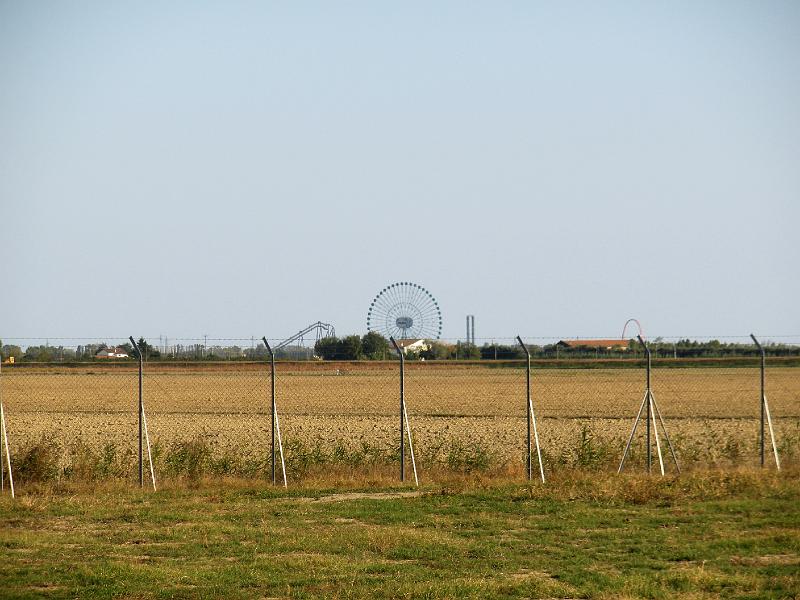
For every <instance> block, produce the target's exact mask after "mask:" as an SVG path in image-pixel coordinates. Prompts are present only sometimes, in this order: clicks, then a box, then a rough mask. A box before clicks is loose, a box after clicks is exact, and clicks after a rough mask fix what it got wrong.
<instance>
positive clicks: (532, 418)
mask: <svg viewBox="0 0 800 600" xmlns="http://www.w3.org/2000/svg"><path fill="white" fill-rule="evenodd" d="M517 341H518V342H519V345H520V346H522V349H523V350H524V351H525V356H527V357H528V363H527V369H526V371H525V381H526V384H527V385H526V389H527V397H528V407H527V412H528V436H527V447H528V481H530V480H531V479H532V471H533V469H532V465H531V462H532V461H531V424H533V439H534V441H535V442H536V458H537V459H538V460H539V474H540V475H541V477H542V483H544V463H542V448H541V446H540V445H539V430H538V429H537V427H536V413H535V412H534V410H533V402H532V401H531V353H530V351H529V350H528V347H527V346H526V345H525V344H524V343H523V342H522V338H521V337H520V336H517Z"/></svg>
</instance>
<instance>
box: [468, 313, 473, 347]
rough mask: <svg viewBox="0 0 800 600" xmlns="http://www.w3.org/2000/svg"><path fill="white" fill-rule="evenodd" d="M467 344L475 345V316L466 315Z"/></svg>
mask: <svg viewBox="0 0 800 600" xmlns="http://www.w3.org/2000/svg"><path fill="white" fill-rule="evenodd" d="M467 343H468V344H472V345H473V346H474V345H475V315H467Z"/></svg>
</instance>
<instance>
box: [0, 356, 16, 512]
mask: <svg viewBox="0 0 800 600" xmlns="http://www.w3.org/2000/svg"><path fill="white" fill-rule="evenodd" d="M2 362H3V357H2V356H0V363H2ZM0 379H2V378H0ZM0 426H2V430H3V431H2V435H3V439H2V440H0V484H1V485H0V489H2V490H5V472H4V471H5V465H4V464H3V449H4V448H5V459H6V462H7V463H8V487H9V489H10V490H11V498H12V499H13V498H14V473H13V472H12V470H11V449H10V448H9V447H8V432H7V431H6V412H5V409H4V407H3V398H2V396H0Z"/></svg>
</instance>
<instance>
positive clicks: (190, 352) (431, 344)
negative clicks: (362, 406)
mask: <svg viewBox="0 0 800 600" xmlns="http://www.w3.org/2000/svg"><path fill="white" fill-rule="evenodd" d="M137 345H138V346H139V348H140V349H141V350H142V353H143V355H144V358H145V359H146V360H148V361H150V360H157V361H158V360H164V361H168V360H181V361H186V360H188V361H191V360H203V361H217V360H220V361H221V360H244V361H247V360H250V361H253V360H258V361H260V360H266V359H267V358H268V357H269V353H268V352H267V349H266V346H264V344H263V343H259V344H257V345H254V346H253V347H250V348H242V347H240V346H211V347H206V346H203V345H202V344H193V345H189V346H180V345H177V346H171V347H170V348H169V351H167V352H163V351H162V350H161V349H159V348H158V347H156V346H153V345H152V344H150V343H148V342H147V340H145V339H144V338H140V339H139V340H138V342H137ZM426 346H427V348H426V349H423V350H418V351H415V350H411V349H409V350H408V351H407V352H406V354H405V357H406V359H407V360H515V359H522V358H525V352H524V351H523V349H522V348H521V347H520V346H519V345H518V344H497V343H485V344H483V345H482V346H476V345H473V344H468V343H465V342H456V343H454V344H448V343H444V342H440V341H434V340H430V341H426ZM649 346H650V349H651V351H652V353H653V356H654V357H656V358H728V357H747V356H758V355H759V351H758V349H757V348H756V347H755V346H754V345H753V344H745V343H737V342H732V343H725V342H720V341H719V340H710V341H704V342H699V341H696V340H689V339H682V340H677V341H675V342H669V341H665V340H663V339H662V338H656V339H654V340H652V341H651V342H650V343H649ZM108 348H119V349H120V350H122V351H123V352H125V353H126V354H127V355H128V356H129V357H130V358H131V359H137V358H138V356H137V354H136V351H135V349H134V348H133V346H132V345H131V344H130V343H129V342H125V343H123V344H119V345H117V346H109V345H107V344H105V343H103V342H98V343H94V344H84V345H79V346H77V347H75V348H70V347H65V346H50V345H48V344H45V345H33V346H28V347H26V348H25V349H24V350H23V348H22V347H20V346H19V345H14V344H3V343H2V341H0V358H2V360H3V361H8V360H9V358H11V357H13V358H14V361H15V362H91V361H98V360H107V359H99V358H97V357H96V356H97V353H98V352H99V351H101V350H104V349H108ZM527 348H528V351H529V352H530V354H531V357H532V358H535V359H570V358H572V359H590V358H606V359H607V358H633V357H638V356H642V348H641V346H640V344H639V342H638V341H636V340H629V341H628V346H627V348H617V349H610V350H609V349H606V348H593V347H589V346H579V347H570V346H566V345H564V344H560V343H556V344H544V345H536V344H531V345H528V346H527ZM764 350H765V351H766V354H767V355H768V356H800V346H796V345H790V344H776V343H767V344H766V345H765V346H764ZM275 357H276V358H277V359H282V360H315V359H321V360H395V359H397V353H396V352H395V349H394V348H393V347H392V346H391V344H390V343H389V340H387V339H386V338H385V337H384V336H382V335H381V334H379V333H377V332H375V331H370V332H369V333H366V334H364V335H362V336H359V335H356V334H353V335H348V336H345V337H342V338H337V337H326V338H322V339H320V340H318V341H317V342H316V344H315V345H314V348H313V350H312V349H310V348H306V347H302V346H291V347H287V348H282V349H280V350H277V351H276V352H275Z"/></svg>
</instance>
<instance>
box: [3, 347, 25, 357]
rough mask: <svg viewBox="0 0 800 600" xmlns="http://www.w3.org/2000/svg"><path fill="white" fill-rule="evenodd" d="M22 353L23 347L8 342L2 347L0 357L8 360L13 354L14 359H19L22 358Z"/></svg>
mask: <svg viewBox="0 0 800 600" xmlns="http://www.w3.org/2000/svg"><path fill="white" fill-rule="evenodd" d="M22 355H23V352H22V348H20V347H19V346H14V345H10V344H6V345H5V346H2V348H0V359H2V360H8V359H9V358H10V357H12V356H13V357H14V360H19V359H20V358H22Z"/></svg>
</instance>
